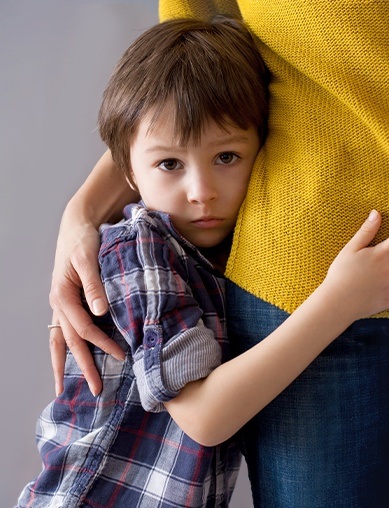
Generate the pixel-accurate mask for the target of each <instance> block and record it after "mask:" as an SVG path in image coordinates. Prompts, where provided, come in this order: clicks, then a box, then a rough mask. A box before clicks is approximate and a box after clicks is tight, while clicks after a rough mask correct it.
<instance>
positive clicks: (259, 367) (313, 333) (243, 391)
mask: <svg viewBox="0 0 389 508" xmlns="http://www.w3.org/2000/svg"><path fill="white" fill-rule="evenodd" d="M380 222H381V221H380V217H379V215H378V214H374V213H372V214H371V217H370V218H369V219H368V220H367V221H366V222H365V224H364V225H363V226H362V228H361V229H360V230H359V231H358V232H357V234H356V235H355V236H354V237H353V238H352V240H351V241H350V242H349V243H348V244H347V245H346V247H345V248H344V249H343V250H342V251H341V252H340V254H339V255H338V256H337V258H336V259H335V261H334V262H333V264H332V265H331V267H330V270H329V272H328V275H327V277H326V278H325V280H324V281H323V283H322V284H321V285H320V286H319V287H318V288H317V289H316V291H315V292H314V293H313V294H312V295H311V296H310V297H309V298H308V299H307V300H306V301H305V302H304V303H303V304H302V305H301V306H300V307H299V308H298V309H297V310H296V311H295V312H294V313H293V314H292V315H291V316H290V317H289V318H288V319H287V320H286V321H285V322H284V323H283V324H282V325H281V326H280V327H279V328H277V329H276V330H275V331H274V332H273V333H272V334H271V335H269V336H268V337H267V338H266V339H265V340H263V341H262V342H260V343H259V344H257V345H256V346H255V347H253V348H252V349H250V350H249V351H247V352H245V353H244V354H242V355H240V356H238V357H237V358H235V359H233V360H231V361H229V362H227V363H225V364H223V365H221V366H220V367H218V368H217V369H215V370H214V371H213V372H212V373H211V374H210V375H209V376H208V377H207V378H205V379H202V380H199V381H196V382H193V383H190V384H188V385H187V386H185V388H184V389H183V390H181V393H180V394H179V395H178V396H177V397H176V398H174V399H173V400H171V401H169V402H167V403H165V406H166V408H167V410H168V411H169V413H170V414H171V416H172V417H173V419H174V420H175V421H176V422H177V424H178V425H179V426H180V427H181V428H182V429H183V430H184V431H185V432H186V433H187V434H188V435H189V436H191V437H192V438H193V439H194V440H196V441H198V442H200V443H202V444H204V445H209V446H213V445H216V444H218V443H220V442H222V441H224V440H226V439H227V438H229V437H230V436H232V435H233V434H234V433H235V432H236V431H237V430H238V429H239V428H240V427H241V426H242V425H244V424H245V423H246V422H247V421H248V420H249V419H250V418H252V417H253V416H254V415H255V414H256V413H258V412H259V411H260V410H261V409H263V408H264V407H265V406H266V405H267V404H268V403H269V402H270V401H271V400H273V399H274V398H275V397H276V396H277V395H278V394H279V393H281V391H282V390H284V389H285V388H286V387H287V386H288V385H289V384H290V383H291V382H292V381H293V380H294V379H295V378H296V377H297V376H298V375H299V374H300V373H301V372H302V371H303V370H304V369H305V368H306V367H307V366H308V365H309V364H310V363H311V362H312V361H313V360H314V359H315V358H316V357H317V356H318V355H319V354H320V353H321V351H323V349H324V348H325V347H326V346H328V345H329V344H330V343H331V342H332V341H333V340H334V339H335V338H336V337H337V336H338V335H339V334H340V333H341V332H343V331H344V330H345V329H346V328H347V327H348V326H349V325H351V324H352V323H353V322H354V321H355V320H356V319H360V318H363V317H367V316H369V315H372V314H374V313H377V312H380V311H382V310H385V309H387V308H388V307H389V240H385V241H384V242H382V243H381V244H378V245H377V246H375V247H367V246H368V245H369V243H370V242H371V240H372V239H373V237H374V236H375V234H376V233H377V231H378V228H379V225H380Z"/></svg>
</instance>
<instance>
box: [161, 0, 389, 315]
mask: <svg viewBox="0 0 389 508" xmlns="http://www.w3.org/2000/svg"><path fill="white" fill-rule="evenodd" d="M236 3H237V4H238V5H239V9H240V14H241V16H242V18H243V19H244V21H245V22H246V24H247V25H248V26H249V28H250V29H251V31H252V32H253V33H254V34H255V35H256V36H258V38H259V41H258V44H259V48H260V50H261V53H262V55H263V57H264V59H265V61H266V63H267V65H268V67H269V69H270V70H271V72H272V75H273V79H272V83H271V86H270V92H271V103H270V104H271V110H270V118H269V137H268V139H267V141H266V144H265V147H264V148H263V150H262V151H261V153H260V154H259V156H258V158H257V161H256V164H255V167H254V170H253V175H252V178H251V182H250V186H249V189H248V194H247V197H246V200H245V203H244V205H243V207H242V210H241V213H240V216H239V220H238V224H237V227H236V231H235V238H234V243H233V247H232V252H231V256H230V259H229V262H228V266H227V276H228V277H229V278H230V279H231V280H233V281H234V282H235V283H237V284H238V285H239V286H240V287H242V288H244V289H245V290H247V291H249V292H250V293H252V294H254V295H256V296H258V297H260V298H262V299H264V300H266V301H267V302H270V303H272V304H274V305H276V306H278V307H279V308H281V309H284V310H286V311H288V312H292V311H293V310H295V309H296V307H297V306H298V305H300V304H301V303H302V302H303V300H305V299H306V298H307V296H308V295H309V294H310V293H311V292H312V291H313V290H314V289H315V288H316V287H317V285H318V284H320V282H321V281H322V280H323V278H324V277H325V275H326V272H327V269H328V267H329V265H330V264H331V261H332V260H333V259H334V257H335V256H336V254H337V253H338V251H339V250H340V249H341V247H342V246H343V245H344V244H345V243H346V242H347V241H348V239H349V238H351V236H352V235H353V234H354V233H355V231H356V230H357V229H358V228H359V226H360V225H361V224H362V222H363V221H364V220H365V218H366V217H367V215H368V214H369V212H370V210H371V209H372V208H376V209H378V210H379V211H380V212H381V213H382V215H383V226H382V228H381V230H380V233H379V235H378V237H377V239H376V241H379V240H382V239H383V238H386V237H387V236H389V192H388V191H389V35H388V34H389V2H388V1H387V0H352V1H350V0H331V1H328V0H309V1H307V0H272V1H269V0H238V1H237V2H236ZM217 12H223V13H224V14H230V15H233V16H237V15H239V10H238V9H237V7H236V4H235V3H234V2H232V1H226V2H221V1H218V2H212V1H201V0H199V1H191V0H182V1H180V0H161V1H160V15H161V18H162V19H165V18H169V17H179V16H203V17H210V16H212V15H213V14H215V13H217ZM237 79H238V77H237ZM381 315H382V316H383V315H385V316H387V317H389V313H388V312H387V313H383V314H381Z"/></svg>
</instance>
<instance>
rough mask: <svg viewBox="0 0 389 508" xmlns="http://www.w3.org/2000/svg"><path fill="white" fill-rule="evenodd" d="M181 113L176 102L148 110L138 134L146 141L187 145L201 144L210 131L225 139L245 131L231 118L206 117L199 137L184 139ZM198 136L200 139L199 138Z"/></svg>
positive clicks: (213, 135) (180, 145)
mask: <svg viewBox="0 0 389 508" xmlns="http://www.w3.org/2000/svg"><path fill="white" fill-rule="evenodd" d="M178 115H179V108H178V106H175V105H174V104H171V103H170V104H168V105H165V106H164V107H163V108H162V109H160V108H158V109H157V108H154V109H152V110H150V111H148V112H147V113H146V114H145V115H143V118H142V119H141V120H140V122H139V125H138V128H137V135H139V136H140V137H142V139H143V140H144V141H145V142H154V141H155V140H156V139H160V141H161V143H162V144H163V142H165V143H167V144H169V145H170V146H174V147H177V148H178V147H186V146H187V145H188V144H194V145H196V144H199V143H200V142H201V141H203V140H204V138H206V137H207V136H208V135H209V134H210V133H212V137H213V138H214V139H215V138H216V139H217V138H219V139H220V140H224V139H226V138H229V137H231V136H234V137H236V132H237V131H240V132H242V133H243V132H244V130H243V129H241V128H240V127H238V126H237V125H235V124H234V122H233V121H232V120H230V119H229V118H225V119H223V121H222V122H221V121H219V122H216V121H215V120H213V119H212V118H210V117H207V118H205V119H204V122H203V125H202V132H201V135H200V136H199V137H197V136H194V135H190V136H189V138H188V139H187V140H183V137H182V136H181V135H180V130H179V128H178V127H179V124H178V120H177V117H178ZM197 138H198V139H197Z"/></svg>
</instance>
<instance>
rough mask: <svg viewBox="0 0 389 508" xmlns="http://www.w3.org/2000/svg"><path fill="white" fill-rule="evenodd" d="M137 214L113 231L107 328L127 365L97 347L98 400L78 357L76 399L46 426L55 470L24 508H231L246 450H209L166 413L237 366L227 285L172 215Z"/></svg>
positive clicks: (132, 208)
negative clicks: (230, 362)
mask: <svg viewBox="0 0 389 508" xmlns="http://www.w3.org/2000/svg"><path fill="white" fill-rule="evenodd" d="M125 216H126V220H125V221H122V222H121V223H119V224H117V225H114V226H105V227H104V228H103V230H102V245H101V250H100V256H99V259H100V265H101V274H102V280H103V283H104V285H105V289H106V292H107V295H108V299H109V303H110V314H107V315H106V316H104V317H103V318H95V320H96V322H97V323H98V325H99V326H100V327H101V328H102V329H103V330H104V331H105V332H106V333H107V334H108V335H109V336H111V337H112V338H114V339H115V340H116V341H118V342H119V343H120V344H121V345H122V347H123V348H124V349H125V350H126V351H127V358H126V361H125V362H124V363H121V362H118V361H116V360H115V359H113V358H112V357H110V356H108V355H106V354H105V353H104V352H102V351H101V350H100V349H98V348H96V347H91V350H92V352H93V355H94V359H95V362H96V365H97V367H98V369H99V371H100V373H101V377H102V380H103V386H104V388H103V391H102V393H101V394H100V395H99V396H98V397H93V396H92V395H91V393H90V391H89V389H88V385H87V383H86V382H85V379H84V377H83V376H82V373H81V371H80V369H79V367H78V366H77V364H76V362H75V361H74V358H73V356H72V354H71V353H70V352H68V355H67V360H66V373H65V390H64V393H63V394H62V395H61V396H60V397H58V398H56V399H55V400H54V401H53V402H52V403H51V404H50V405H49V406H48V407H47V408H46V409H45V410H44V411H43V413H42V415H41V417H40V419H39V421H38V425H37V442H38V448H39V451H40V454H41V457H42V462H43V470H42V472H41V474H40V475H39V476H38V477H37V478H36V480H34V481H33V482H31V483H30V484H29V485H27V486H26V487H25V489H24V491H23V493H22V494H21V496H20V499H19V504H18V506H19V507H20V508H27V507H32V508H43V507H45V508H54V507H56V508H57V507H62V508H65V507H66V508H73V507H90V508H178V507H193V508H200V507H226V506H228V501H229V499H230V497H231V494H232V490H233V487H234V484H235V481H236V477H237V474H238V470H239V464H240V455H239V452H238V451H237V448H236V446H235V444H234V442H233V441H228V442H226V443H224V444H222V445H220V446H217V447H214V448H209V447H204V446H201V445H199V444H198V443H196V442H195V441H193V440H192V439H190V438H189V437H188V436H187V435H186V434H185V433H184V432H182V431H181V429H180V428H179V427H178V426H177V425H176V424H175V422H174V421H173V420H172V419H171V417H170V415H169V414H168V413H167V412H166V411H165V410H164V406H163V402H165V401H167V400H169V399H171V398H173V397H175V396H176V395H177V393H179V391H180V389H181V388H182V387H183V386H184V385H185V384H186V383H187V382H189V381H191V380H194V379H199V378H201V377H204V376H206V375H208V374H209V372H210V371H211V370H212V369H213V368H215V367H216V366H217V365H218V364H219V363H220V362H221V361H225V360H226V359H228V344H227V340H226V323H225V300H224V279H223V277H221V276H220V274H218V273H217V272H216V271H215V270H213V268H212V266H211V265H210V264H209V263H208V261H207V260H206V259H205V258H204V257H203V256H202V255H201V254H200V253H199V252H198V250H197V249H196V248H194V247H193V246H192V245H190V244H189V243H188V242H186V241H185V240H184V239H183V238H182V237H181V236H180V235H179V234H178V233H177V232H175V231H174V228H173V227H172V226H171V224H170V221H169V218H168V216H166V215H164V214H159V213H157V212H148V211H146V210H145V209H144V208H143V207H142V206H140V205H129V206H128V207H126V209H125ZM220 351H221V352H222V357H221V356H220ZM206 410H207V408H204V411H206Z"/></svg>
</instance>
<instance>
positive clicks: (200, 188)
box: [187, 174, 218, 204]
mask: <svg viewBox="0 0 389 508" xmlns="http://www.w3.org/2000/svg"><path fill="white" fill-rule="evenodd" d="M187 194H188V201H189V202H190V203H194V204H196V203H208V202H210V201H214V200H215V199H217V197H218V191H217V186H216V182H215V181H214V179H213V177H212V175H206V174H200V175H196V177H195V178H192V179H191V181H190V182H189V188H188V193H187Z"/></svg>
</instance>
